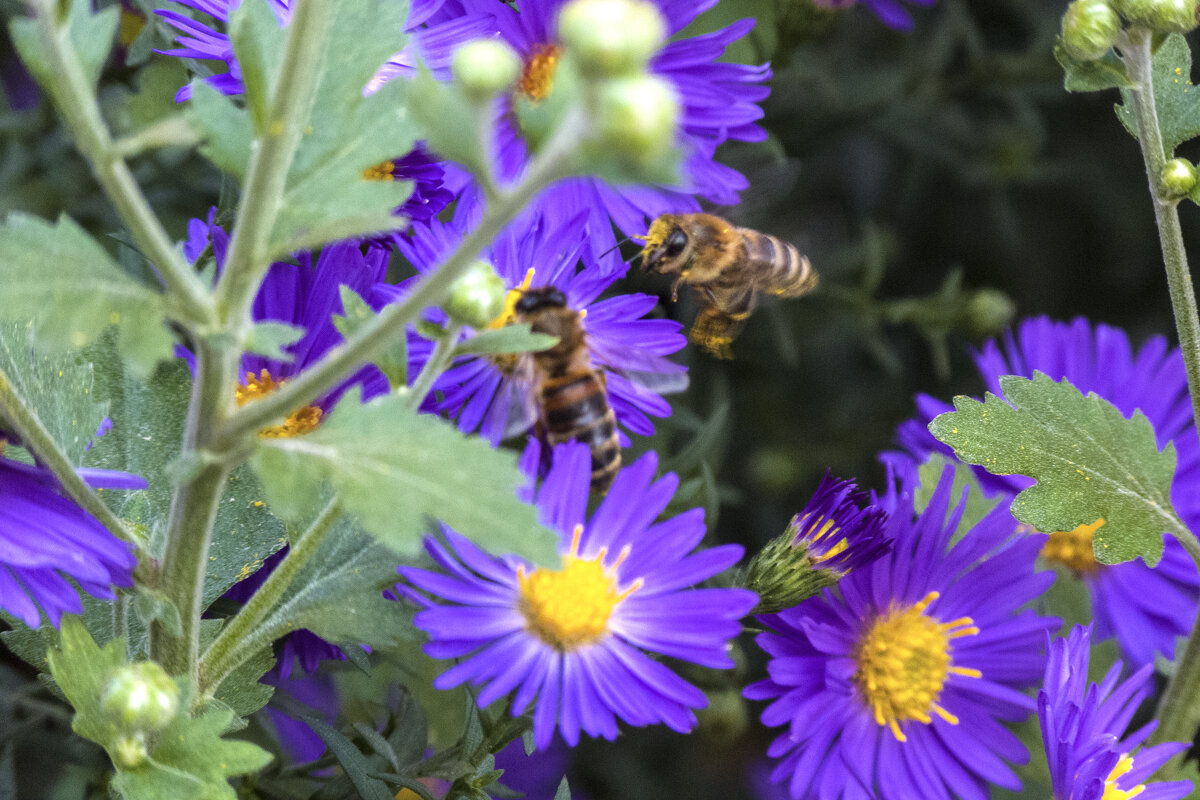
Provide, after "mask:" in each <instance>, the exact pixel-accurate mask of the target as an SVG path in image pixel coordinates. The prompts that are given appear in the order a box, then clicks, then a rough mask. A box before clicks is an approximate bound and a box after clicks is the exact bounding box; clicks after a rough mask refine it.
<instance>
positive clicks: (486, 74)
mask: <svg viewBox="0 0 1200 800" xmlns="http://www.w3.org/2000/svg"><path fill="white" fill-rule="evenodd" d="M451 72H452V73H453V75H454V81H455V82H456V83H457V84H458V85H459V86H461V87H462V90H463V91H464V92H465V93H466V94H467V96H468V97H470V98H471V99H473V100H487V99H489V98H491V97H494V96H495V95H497V94H499V93H500V92H503V91H504V90H505V89H507V88H508V87H510V86H512V85H513V83H515V82H516V80H517V76H518V75H520V74H521V59H520V58H519V57H518V56H517V53H516V51H515V50H513V49H512V48H511V47H510V46H509V45H508V44H507V43H506V42H502V41H500V40H499V39H475V40H474V41H471V42H467V43H466V44H464V45H463V46H462V47H460V48H458V49H457V50H455V51H454V61H453V63H452V65H451Z"/></svg>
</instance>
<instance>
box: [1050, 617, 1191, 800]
mask: <svg viewBox="0 0 1200 800" xmlns="http://www.w3.org/2000/svg"><path fill="white" fill-rule="evenodd" d="M1091 634H1092V630H1091V627H1090V626H1089V627H1086V628H1085V627H1083V626H1081V625H1076V626H1075V628H1074V629H1073V630H1072V631H1071V634H1070V636H1068V637H1067V638H1061V637H1060V638H1057V639H1055V640H1054V641H1053V642H1051V643H1050V657H1049V659H1048V660H1047V662H1046V679H1045V685H1044V686H1043V687H1042V689H1041V690H1040V691H1038V698H1037V705H1038V719H1039V720H1040V721H1041V724H1042V742H1043V744H1045V746H1046V758H1047V759H1048V761H1049V763H1050V782H1051V786H1052V787H1053V792H1054V800H1123V799H1124V798H1133V797H1138V798H1141V800H1178V799H1179V798H1181V797H1185V796H1186V795H1187V794H1188V793H1190V792H1191V790H1192V784H1191V781H1173V782H1169V783H1151V784H1145V781H1146V780H1147V779H1149V778H1150V777H1151V776H1152V775H1153V774H1154V773H1155V771H1156V770H1157V769H1158V768H1159V767H1161V766H1162V765H1163V764H1165V763H1166V762H1167V760H1168V759H1170V758H1171V756H1173V755H1175V754H1176V753H1179V752H1182V751H1183V750H1186V749H1187V748H1188V744H1187V743H1185V742H1163V743H1162V744H1157V745H1154V746H1152V747H1143V748H1142V749H1141V750H1139V751H1138V752H1137V753H1134V750H1136V749H1137V747H1138V746H1139V745H1141V744H1142V743H1144V742H1145V741H1146V739H1147V738H1149V736H1150V734H1151V733H1153V732H1154V729H1155V727H1157V725H1158V723H1157V722H1150V723H1148V724H1147V725H1145V726H1143V727H1142V728H1139V729H1138V730H1136V731H1134V732H1132V733H1130V734H1129V735H1128V736H1126V735H1125V731H1126V730H1127V729H1128V728H1129V723H1130V721H1131V720H1132V719H1133V715H1134V713H1135V712H1136V711H1137V709H1138V706H1139V705H1141V703H1142V701H1143V700H1145V699H1146V698H1147V697H1148V696H1149V695H1150V694H1151V692H1152V691H1153V689H1154V681H1153V678H1154V667H1152V666H1151V665H1149V664H1147V665H1145V666H1144V667H1142V668H1141V669H1139V670H1138V671H1137V672H1136V673H1135V674H1134V675H1133V676H1131V677H1130V678H1129V680H1127V681H1124V682H1120V683H1119V682H1118V681H1119V679H1120V677H1121V667H1122V664H1121V662H1120V661H1118V662H1117V663H1116V664H1113V666H1112V668H1111V669H1109V671H1108V674H1107V675H1105V676H1104V680H1102V681H1100V683H1098V684H1096V683H1088V679H1087V675H1088V656H1089V649H1088V648H1089V645H1090V644H1091Z"/></svg>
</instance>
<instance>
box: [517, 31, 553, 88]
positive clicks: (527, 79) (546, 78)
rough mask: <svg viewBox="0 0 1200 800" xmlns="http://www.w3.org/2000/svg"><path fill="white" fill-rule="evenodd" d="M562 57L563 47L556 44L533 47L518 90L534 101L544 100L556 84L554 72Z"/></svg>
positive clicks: (518, 82)
mask: <svg viewBox="0 0 1200 800" xmlns="http://www.w3.org/2000/svg"><path fill="white" fill-rule="evenodd" d="M561 57H562V48H560V47H559V46H558V45H556V44H543V45H541V46H539V47H535V48H533V50H532V51H530V53H529V57H528V58H526V59H525V68H524V69H523V70H521V80H519V81H517V91H518V92H520V93H521V94H523V95H525V96H526V97H528V98H529V99H530V100H533V101H534V102H537V101H539V100H544V99H545V98H546V95H548V94H550V89H551V88H553V86H554V72H555V70H557V69H558V60H559V58H561Z"/></svg>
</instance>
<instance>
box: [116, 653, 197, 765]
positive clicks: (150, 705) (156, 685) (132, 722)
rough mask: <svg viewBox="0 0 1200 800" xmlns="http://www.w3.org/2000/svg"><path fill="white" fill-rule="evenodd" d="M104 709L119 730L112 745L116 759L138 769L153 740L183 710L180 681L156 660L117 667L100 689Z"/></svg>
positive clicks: (117, 762)
mask: <svg viewBox="0 0 1200 800" xmlns="http://www.w3.org/2000/svg"><path fill="white" fill-rule="evenodd" d="M100 711H101V713H102V714H104V716H105V717H106V718H107V719H108V721H109V723H111V724H112V725H113V727H114V728H116V729H117V731H118V734H117V736H116V738H115V739H113V741H112V744H111V745H110V746H109V754H110V755H111V756H112V759H113V763H115V764H116V765H117V766H118V767H120V768H121V769H137V768H138V767H140V766H142V764H144V763H146V759H147V758H149V749H150V746H149V740H150V739H151V738H152V737H153V736H154V734H156V733H158V732H159V731H161V730H162V729H163V728H165V727H166V726H167V725H168V724H170V722H171V720H173V719H174V718H175V715H176V714H177V713H178V711H179V685H178V684H176V683H175V681H173V680H171V676H169V675H167V673H166V672H165V671H164V670H163V668H162V667H160V666H159V665H158V664H156V663H155V662H153V661H139V662H137V663H135V664H126V665H125V666H122V667H120V668H118V669H117V670H115V671H114V672H113V673H112V675H110V676H109V678H108V680H107V681H106V682H105V684H104V687H103V689H101V691H100Z"/></svg>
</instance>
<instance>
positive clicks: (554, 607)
mask: <svg viewBox="0 0 1200 800" xmlns="http://www.w3.org/2000/svg"><path fill="white" fill-rule="evenodd" d="M582 535H583V526H582V525H576V526H575V531H574V533H573V534H572V536H571V549H570V552H568V553H567V554H566V555H564V556H563V566H562V569H559V570H548V569H545V568H542V567H538V568H536V569H534V570H533V572H531V573H529V574H526V573H525V568H524V567H523V566H522V567H519V568H518V569H517V582H518V584H519V587H520V601H519V608H520V611H521V614H522V615H523V616H524V617H525V624H526V626H527V627H528V629H529V631H530V632H532V633H534V634H535V635H537V637H538V638H540V639H541V640H542V641H543V642H545V643H546V644H548V645H550V646H551V647H553V648H555V649H556V650H559V651H562V652H567V651H570V650H575V649H577V648H579V647H583V646H585V645H589V644H592V643H594V642H596V641H599V640H600V639H602V638H604V637H605V636H607V635H608V620H609V618H610V617H611V616H612V612H613V609H615V608H616V607H617V606H618V605H619V604H620V603H621V601H622V600H624V599H625V598H626V597H629V595H631V594H633V593H634V592H636V591H637V590H638V589H639V588H641V586H642V580H641V579H640V578H639V579H638V580H636V581H634V582H633V583H631V584H630V585H629V586H628V587H626V588H625V589H621V588H620V587H619V586H618V585H617V577H616V572H617V568H618V567H619V566H620V565H621V563H622V562H623V561H624V560H625V559H626V558H627V557H628V556H629V548H628V547H626V548H624V549H623V550H622V551H621V552H620V553H619V554H618V555H617V557H616V559H615V560H614V561H613V562H612V563H611V564H610V565H608V566H607V567H606V566H605V565H604V560H605V558H606V557H607V556H608V550H607V548H601V549H600V551H599V552H598V553H597V554H596V556H595V557H594V558H591V559H583V558H580V557H579V542H580V537H581V536H582Z"/></svg>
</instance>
